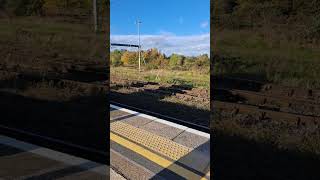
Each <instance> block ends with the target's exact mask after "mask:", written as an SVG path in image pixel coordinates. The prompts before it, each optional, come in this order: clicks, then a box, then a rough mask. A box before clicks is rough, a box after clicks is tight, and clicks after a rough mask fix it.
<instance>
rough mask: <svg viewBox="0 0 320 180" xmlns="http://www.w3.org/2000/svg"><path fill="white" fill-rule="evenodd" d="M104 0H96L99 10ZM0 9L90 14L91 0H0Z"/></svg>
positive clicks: (12, 12) (27, 13)
mask: <svg viewBox="0 0 320 180" xmlns="http://www.w3.org/2000/svg"><path fill="white" fill-rule="evenodd" d="M106 2H107V0H97V3H98V7H101V9H100V10H101V11H103V10H104V9H105V7H106V6H104V4H106ZM99 4H100V5H99ZM0 10H1V11H5V12H6V13H8V14H9V15H16V16H31V15H38V16H46V15H57V14H61V13H68V12H75V13H82V14H85V13H87V14H90V13H91V11H92V0H0Z"/></svg>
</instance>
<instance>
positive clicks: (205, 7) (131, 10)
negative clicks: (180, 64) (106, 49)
mask: <svg viewBox="0 0 320 180" xmlns="http://www.w3.org/2000/svg"><path fill="white" fill-rule="evenodd" d="M110 12H111V21H110V28H111V42H113V43H134V44H137V39H138V38H137V25H136V24H135V21H136V19H140V20H141V21H142V24H141V29H140V33H141V44H142V47H143V49H148V48H151V47H156V48H158V49H160V51H162V52H164V53H165V54H168V55H169V54H172V53H180V54H185V55H198V54H203V53H208V54H209V37H210V36H209V34H210V25H209V24H210V23H209V18H210V5H209V0H198V1H197V0H157V1H156V0H111V5H110Z"/></svg>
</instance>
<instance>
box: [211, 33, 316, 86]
mask: <svg viewBox="0 0 320 180" xmlns="http://www.w3.org/2000/svg"><path fill="white" fill-rule="evenodd" d="M216 37H217V39H216V45H215V49H214V52H215V54H216V55H217V57H218V58H217V63H216V64H215V65H214V73H215V74H227V75H233V76H239V75H243V76H247V77H248V78H255V76H256V77H259V78H260V79H263V80H268V81H271V82H275V83H279V84H282V85H286V86H302V87H307V88H320V80H319V75H318V72H320V63H319V60H320V48H319V47H317V46H315V45H308V44H301V43H297V42H293V41H288V40H286V39H281V38H280V37H279V38H277V39H270V38H268V37H267V36H266V35H265V34H263V33H258V32H250V31H244V30H242V31H240V30H239V31H229V30H225V31H223V32H217V34H216Z"/></svg>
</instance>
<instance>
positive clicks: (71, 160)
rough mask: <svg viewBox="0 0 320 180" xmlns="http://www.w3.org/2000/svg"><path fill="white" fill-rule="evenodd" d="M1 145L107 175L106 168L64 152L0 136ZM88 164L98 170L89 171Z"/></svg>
mask: <svg viewBox="0 0 320 180" xmlns="http://www.w3.org/2000/svg"><path fill="white" fill-rule="evenodd" d="M0 144H4V145H7V146H11V147H15V148H17V149H20V150H23V151H25V152H30V153H33V154H37V155H39V156H42V157H46V158H49V159H51V160H56V161H59V162H63V163H65V164H68V165H72V166H80V167H81V168H84V169H86V170H88V171H93V172H96V173H99V174H102V175H105V174H106V171H107V169H106V167H103V168H101V166H105V165H102V164H99V163H96V162H93V161H89V160H86V159H83V158H80V157H76V156H73V155H69V154H65V153H62V152H58V151H54V150H51V149H48V148H44V147H40V146H37V145H34V144H30V143H26V142H23V141H19V140H16V139H13V138H10V137H7V136H3V135H0ZM88 163H89V164H90V165H92V166H96V168H92V169H88V168H87V166H88Z"/></svg>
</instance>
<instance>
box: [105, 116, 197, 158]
mask: <svg viewBox="0 0 320 180" xmlns="http://www.w3.org/2000/svg"><path fill="white" fill-rule="evenodd" d="M111 131H112V132H114V133H116V134H119V135H121V136H123V137H126V138H127V139H129V140H131V141H133V142H135V143H138V144H141V145H143V146H145V147H147V148H148V149H150V150H153V151H155V152H157V153H159V154H161V155H163V156H165V157H169V158H170V159H172V160H175V161H177V160H179V159H180V158H182V157H184V156H185V155H187V154H188V153H189V152H191V151H192V149H190V148H188V147H186V146H183V145H181V144H178V143H176V142H174V141H172V140H170V139H166V138H164V137H161V136H158V135H155V134H153V133H150V132H148V131H146V130H143V129H139V128H136V127H134V126H132V125H129V124H126V123H123V122H120V121H117V122H114V123H111ZM142 137H143V138H142Z"/></svg>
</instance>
